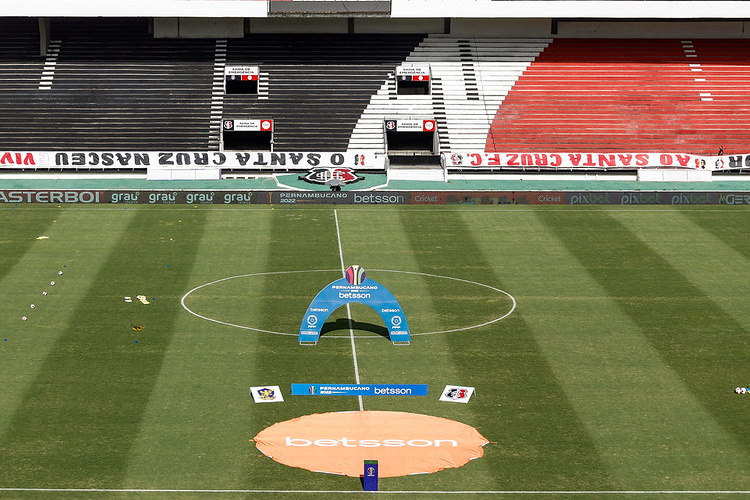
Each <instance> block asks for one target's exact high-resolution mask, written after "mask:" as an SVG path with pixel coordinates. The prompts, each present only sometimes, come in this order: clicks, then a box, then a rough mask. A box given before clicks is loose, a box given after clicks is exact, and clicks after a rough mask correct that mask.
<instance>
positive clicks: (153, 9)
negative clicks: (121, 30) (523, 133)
mask: <svg viewBox="0 0 750 500" xmlns="http://www.w3.org/2000/svg"><path fill="white" fill-rule="evenodd" d="M271 2H274V0H3V1H2V2H1V3H0V16H4V17H8V16H23V17H68V16H70V17H203V18H263V17H271V16H273V15H274V14H269V11H272V10H273V9H270V7H269V6H270V4H271ZM276 3H284V4H286V5H293V4H298V5H309V6H311V7H312V11H314V13H312V14H311V15H315V14H317V15H319V16H330V15H351V14H352V12H356V15H368V14H370V15H379V16H386V17H392V18H451V17H452V18H485V19H487V18H581V19H586V18H588V19H592V18H605V19H744V18H750V2H747V1H701V0H687V1H682V0H674V1H661V0H646V1H643V0H638V1H630V0H590V1H589V0H583V1H569V0H557V1H555V0H553V1H549V0H511V1H507V0H391V1H390V2H383V1H371V0H348V1H309V0H303V1H299V0H298V1H296V2H290V1H285V2H276ZM365 3H369V4H373V5H376V4H386V5H387V4H388V3H390V13H387V12H383V11H382V9H381V8H375V9H374V10H373V11H372V12H368V11H367V10H366V9H365V10H358V9H354V10H347V9H348V7H350V6H353V5H355V4H365ZM347 4H349V5H347ZM303 10H304V9H303ZM306 13H307V14H310V13H311V12H306ZM298 14H302V12H298ZM286 15H289V13H287V14H286Z"/></svg>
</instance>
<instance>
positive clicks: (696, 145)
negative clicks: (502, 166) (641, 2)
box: [486, 39, 750, 154]
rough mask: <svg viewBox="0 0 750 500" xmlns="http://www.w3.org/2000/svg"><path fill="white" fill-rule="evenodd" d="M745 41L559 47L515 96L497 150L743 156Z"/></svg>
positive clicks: (747, 91)
mask: <svg viewBox="0 0 750 500" xmlns="http://www.w3.org/2000/svg"><path fill="white" fill-rule="evenodd" d="M749 47H750V46H749V45H748V42H747V41H744V40H694V41H690V40H622V39H617V40H596V41H592V40H575V39H573V40H563V39H557V40H555V41H554V42H553V43H551V44H550V45H549V47H548V48H547V49H546V50H545V51H544V52H543V53H542V54H541V55H540V56H539V57H538V58H537V60H536V61H535V62H534V63H532V64H531V65H530V67H529V68H528V69H527V70H526V71H525V72H524V74H523V75H522V76H521V78H519V80H518V82H517V84H516V85H515V86H514V87H513V89H512V90H511V91H510V92H509V93H508V95H507V97H506V99H505V101H504V102H503V105H502V106H501V107H500V108H499V111H498V114H497V116H496V117H495V119H494V121H493V123H492V130H491V131H490V134H489V135H488V138H487V143H486V149H487V150H488V151H523V150H530V149H533V150H534V151H590V152H606V151H610V152H611V151H644V152H645V151H652V152H659V151H663V152H685V153H695V154H716V153H718V150H719V148H720V147H722V146H723V149H724V152H725V153H730V152H744V151H746V150H747V147H748V144H750V118H748V117H749V116H750V113H748V111H749V110H748V108H749V107H750V99H749V97H750V86H749V84H748V81H749V80H748V76H750V62H749V59H748V55H749V51H748V48H749Z"/></svg>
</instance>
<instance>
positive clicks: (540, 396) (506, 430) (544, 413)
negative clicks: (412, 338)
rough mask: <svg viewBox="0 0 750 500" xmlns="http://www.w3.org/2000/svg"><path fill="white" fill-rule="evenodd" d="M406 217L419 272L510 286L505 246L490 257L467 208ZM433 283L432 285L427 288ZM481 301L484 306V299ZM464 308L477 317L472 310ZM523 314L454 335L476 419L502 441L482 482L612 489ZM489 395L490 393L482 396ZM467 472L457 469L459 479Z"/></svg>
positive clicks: (455, 357) (454, 351)
mask: <svg viewBox="0 0 750 500" xmlns="http://www.w3.org/2000/svg"><path fill="white" fill-rule="evenodd" d="M401 223H402V226H403V228H404V231H405V232H406V233H407V234H408V235H409V241H410V245H411V249H410V252H411V253H412V254H413V255H415V256H416V260H417V262H418V263H419V265H420V271H422V272H429V273H436V274H444V275H445V274H448V275H451V276H456V277H461V278H465V279H471V280H476V281H480V282H484V283H489V284H491V285H493V286H499V287H500V288H503V285H502V284H503V280H502V279H500V277H499V275H498V271H499V270H500V269H501V268H500V267H499V266H500V265H501V262H502V261H501V259H500V258H499V256H500V254H501V249H498V252H497V253H496V254H495V253H493V254H492V255H489V256H487V255H485V253H484V252H483V250H482V248H480V246H479V244H478V243H477V241H476V240H475V236H474V234H473V233H472V231H471V227H470V223H467V221H466V220H465V219H464V218H462V215H461V214H460V213H456V212H452V211H450V210H446V211H445V212H444V213H442V214H440V216H438V217H435V215H434V214H428V213H422V212H419V211H416V210H412V211H403V212H401ZM431 286H434V285H431V284H428V289H429V288H430V287H431ZM438 293H442V292H440V291H438V290H433V297H436V298H437V297H438ZM450 300H451V299H450V296H448V297H444V298H441V299H439V300H438V301H437V303H436V304H435V307H436V308H442V307H450ZM475 307H477V308H478V310H481V307H482V305H481V304H479V303H478V304H476V305H475ZM456 313H457V314H458V313H459V312H458V311H456ZM462 314H464V315H469V316H471V312H470V311H463V312H462ZM523 314H524V313H523V308H522V307H521V308H519V310H518V311H517V312H516V313H514V314H513V315H511V316H510V317H509V318H507V320H503V321H502V322H499V323H497V324H493V325H491V326H489V327H486V328H482V329H479V330H476V331H470V332H465V333H462V334H449V336H448V337H447V339H448V340H449V344H450V356H451V358H452V364H454V365H455V366H457V367H459V370H460V372H461V375H462V377H461V378H462V380H465V381H467V383H466V385H475V386H476V389H477V398H476V400H475V401H472V403H470V404H471V405H472V407H471V408H472V413H473V420H474V422H472V424H473V425H476V426H477V427H479V428H480V429H481V431H482V432H483V434H484V435H485V436H486V437H487V438H488V439H490V440H492V441H496V442H497V443H498V444H497V445H496V446H494V447H490V448H489V449H488V450H487V453H486V456H485V458H484V459H483V460H486V461H487V463H486V464H485V465H484V468H486V469H489V470H491V471H492V472H491V477H490V478H489V479H490V481H491V482H489V483H487V484H486V485H483V486H485V487H486V488H487V489H496V488H492V486H496V485H499V484H503V485H507V484H513V486H514V488H518V489H524V488H530V489H545V488H550V489H553V488H567V487H570V488H575V487H578V486H580V485H581V484H586V485H591V487H593V488H596V487H602V488H603V487H606V485H607V481H608V475H607V471H606V468H605V467H604V466H603V465H602V463H601V462H600V460H599V456H598V454H597V451H596V448H595V446H594V444H593V442H592V440H591V438H590V436H589V435H588V434H587V432H586V430H585V428H584V427H583V425H582V424H581V422H580V421H579V419H578V417H577V416H576V414H575V411H574V410H573V408H572V407H571V404H570V402H569V401H568V400H567V399H566V397H565V392H564V391H563V390H562V389H561V387H560V384H559V382H558V380H557V379H556V376H555V374H554V373H553V371H552V370H551V368H550V366H549V364H548V362H547V360H546V359H545V357H544V355H543V353H542V352H541V350H540V348H539V346H538V344H537V342H536V341H535V339H534V335H533V332H532V331H531V329H530V328H529V326H528V324H527V322H526V320H525V318H524V315H523ZM468 381H476V384H472V383H468ZM482 394H486V395H488V396H489V397H487V398H482V396H481V395H482ZM498 402H501V403H499V406H498ZM463 474H465V472H459V471H456V472H455V473H454V475H455V477H456V480H458V478H459V477H460V476H462V475H463ZM480 484H481V483H480Z"/></svg>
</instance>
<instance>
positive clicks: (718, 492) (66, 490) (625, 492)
mask: <svg viewBox="0 0 750 500" xmlns="http://www.w3.org/2000/svg"><path fill="white" fill-rule="evenodd" d="M4 491H5V492H10V491H17V492H22V491H25V492H48V493H180V494H183V493H212V494H213V493H224V494H226V493H240V494H247V493H296V494H305V493H309V494H321V493H329V494H369V492H367V491H361V490H239V489H238V490H232V489H226V490H209V489H185V490H178V489H145V488H0V492H4ZM380 493H381V494H386V495H388V494H393V495H747V494H750V490H746V491H743V490H600V491H595V490H570V491H562V490H559V491H558V490H537V491H531V490H522V491H513V490H488V491H478V490H475V491H470V490H468V491H429V490H419V491H417V490H415V491H404V490H394V491H387V490H381V491H380Z"/></svg>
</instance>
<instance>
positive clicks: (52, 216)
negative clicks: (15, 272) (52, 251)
mask: <svg viewBox="0 0 750 500" xmlns="http://www.w3.org/2000/svg"><path fill="white" fill-rule="evenodd" d="M59 213H60V209H58V208H52V207H49V208H48V207H44V208H38V207H27V206H24V207H23V208H18V207H12V206H11V207H8V206H4V207H3V208H2V210H0V214H2V215H0V282H2V280H3V278H5V276H6V275H7V274H8V273H9V272H10V271H11V270H12V269H13V268H14V267H15V266H16V265H17V264H18V262H20V261H21V259H22V258H23V256H24V255H25V254H26V252H28V251H29V249H30V248H31V247H32V246H33V245H34V243H36V242H37V240H36V238H37V237H39V236H45V235H47V232H48V231H49V229H50V227H51V226H53V225H54V222H53V221H54V220H56V219H57V216H58V214H59Z"/></svg>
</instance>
